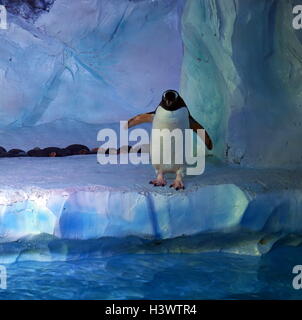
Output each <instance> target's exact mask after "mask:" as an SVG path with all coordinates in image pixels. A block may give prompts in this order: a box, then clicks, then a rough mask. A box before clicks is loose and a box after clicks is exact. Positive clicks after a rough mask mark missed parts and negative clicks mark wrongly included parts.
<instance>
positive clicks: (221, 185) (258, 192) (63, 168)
mask: <svg viewBox="0 0 302 320" xmlns="http://www.w3.org/2000/svg"><path fill="white" fill-rule="evenodd" d="M0 161H1V172H2V173H1V177H0V183H1V187H0V213H1V217H0V219H1V220H0V236H1V238H2V242H8V241H14V240H16V239H20V238H21V237H24V236H27V235H33V234H34V235H37V234H41V233H47V234H50V235H53V236H55V237H57V238H61V239H82V240H87V239H96V238H101V237H125V236H138V237H141V238H156V239H167V238H173V237H178V236H182V235H194V234H197V233H200V232H207V231H220V230H225V229H229V228H231V227H236V226H242V227H244V228H245V229H248V230H253V231H265V232H268V233H270V232H285V233H290V232H299V231H301V230H302V179H301V177H302V172H297V171H296V172H291V171H287V170H277V169H274V170H254V169H242V168H236V167H228V166H226V165H222V164H219V163H215V161H214V160H213V159H211V158H210V159H208V160H207V166H206V170H205V173H204V174H203V175H201V176H198V177H192V176H190V177H187V178H186V190H185V191H174V190H172V189H170V188H169V187H164V188H156V187H153V186H151V185H149V184H148V182H149V180H150V179H151V178H152V177H153V175H154V171H153V168H152V167H151V166H147V165H140V166H134V165H109V166H101V165H99V164H98V163H97V159H96V156H93V155H92V156H74V157H67V158H4V159H0Z"/></svg>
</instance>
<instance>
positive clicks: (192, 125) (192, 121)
mask: <svg viewBox="0 0 302 320" xmlns="http://www.w3.org/2000/svg"><path fill="white" fill-rule="evenodd" d="M190 128H191V129H192V130H193V131H194V132H196V133H197V130H198V129H202V130H205V129H204V127H203V126H202V125H201V124H200V123H198V122H197V121H196V120H195V119H194V118H193V117H192V116H190ZM201 138H202V137H201ZM205 144H206V146H207V148H208V149H209V150H212V149H213V143H212V140H211V138H210V136H209V135H208V133H207V131H206V130H205Z"/></svg>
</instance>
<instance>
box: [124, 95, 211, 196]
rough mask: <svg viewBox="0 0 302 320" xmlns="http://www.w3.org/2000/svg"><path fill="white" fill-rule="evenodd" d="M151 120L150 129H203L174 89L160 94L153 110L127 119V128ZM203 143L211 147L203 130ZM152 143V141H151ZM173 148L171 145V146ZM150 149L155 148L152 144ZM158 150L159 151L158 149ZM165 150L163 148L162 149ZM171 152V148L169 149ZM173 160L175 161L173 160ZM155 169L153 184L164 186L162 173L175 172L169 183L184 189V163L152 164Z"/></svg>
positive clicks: (208, 138) (157, 147) (175, 187)
mask: <svg viewBox="0 0 302 320" xmlns="http://www.w3.org/2000/svg"><path fill="white" fill-rule="evenodd" d="M144 122H152V129H168V130H169V131H172V130H174V129H177V128H178V129H181V130H185V129H192V130H193V131H195V132H197V130H198V129H204V127H203V126H202V125H201V124H199V123H198V122H197V121H196V120H195V119H194V118H193V117H192V116H191V114H190V112H189V110H188V107H187V105H186V104H185V102H184V100H183V99H182V97H181V96H180V95H179V93H178V92H177V91H175V90H167V91H165V92H164V93H163V95H162V100H161V102H160V104H159V106H158V107H157V108H156V110H155V111H153V112H149V113H144V114H139V115H137V116H135V117H133V118H131V119H130V120H128V128H131V127H133V126H136V125H138V124H140V123H144ZM204 139H205V141H204V142H205V144H206V146H207V148H208V149H209V150H211V149H212V148H213V144H212V141H211V138H210V137H209V135H208V133H207V132H206V131H205V136H204ZM151 144H152V141H151ZM161 148H162V146H156V150H157V149H159V150H161ZM172 148H173V147H172ZM151 150H155V148H154V146H152V148H151ZM159 152H160V151H159ZM163 152H165V150H163ZM169 152H171V150H169ZM174 162H175V161H174ZM153 166H154V168H155V171H156V175H157V177H156V179H154V180H152V181H150V184H153V185H154V186H165V185H166V184H167V182H166V180H165V178H164V175H165V173H169V172H170V173H171V172H172V173H176V179H175V180H174V182H173V183H172V184H171V185H170V188H171V187H173V188H174V189H176V190H179V189H184V184H183V181H182V178H183V176H184V165H182V164H181V165H180V164H175V163H173V160H172V163H171V164H163V163H160V164H153Z"/></svg>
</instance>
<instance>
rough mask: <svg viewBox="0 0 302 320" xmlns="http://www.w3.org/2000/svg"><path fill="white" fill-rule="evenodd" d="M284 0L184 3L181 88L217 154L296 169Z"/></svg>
mask: <svg viewBox="0 0 302 320" xmlns="http://www.w3.org/2000/svg"><path fill="white" fill-rule="evenodd" d="M295 4H299V1H295V0H290V1H283V0H257V1H254V0H246V1H245V0H234V1H223V0H203V1H195V0H188V1H187V2H186V7H185V10H184V14H183V23H182V35H183V41H184V47H185V51H184V60H183V67H182V84H181V92H182V94H183V96H184V98H185V100H186V101H187V103H188V105H189V106H190V108H191V110H192V114H193V115H194V116H195V117H196V118H197V119H198V120H200V121H201V122H203V123H204V125H205V127H206V128H207V129H208V130H209V132H210V134H211V136H212V137H213V139H214V145H216V147H215V149H214V150H213V151H214V153H215V154H216V155H217V156H219V157H220V158H221V159H227V160H228V161H230V162H233V163H237V164H241V165H244V166H254V167H256V166H257V167H292V168H295V167H297V166H300V167H301V159H302V149H301V147H300V141H301V138H302V130H301V116H302V108H301V92H302V90H301V84H302V79H301V74H302V73H301V70H302V64H301V58H300V57H301V55H302V46H301V44H302V36H301V32H300V31H299V30H298V31H295V29H294V28H293V27H292V20H293V17H294V15H293V13H292V9H293V6H294V5H295Z"/></svg>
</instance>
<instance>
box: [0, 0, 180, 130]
mask: <svg viewBox="0 0 302 320" xmlns="http://www.w3.org/2000/svg"><path fill="white" fill-rule="evenodd" d="M38 2H39V3H40V4H41V5H43V6H42V7H43V9H39V8H38V7H37V6H38V4H37V3H38ZM183 2H184V1H183V0H178V1H175V0H168V1H166V0H165V1H162V0H156V1H153V0H152V1H151V0H145V1H129V0H110V1H107V0H88V1H87V0H77V1H68V0H60V1H55V2H54V3H53V1H35V2H34V1H16V2H14V4H12V3H11V2H10V1H7V3H8V4H7V5H8V11H9V13H10V14H9V16H8V23H9V28H8V29H7V30H0V81H1V84H2V85H1V88H0V96H1V101H0V115H1V116H0V126H2V127H3V126H7V125H12V126H34V125H36V124H42V123H49V122H52V121H54V120H60V119H69V120H80V121H83V122H87V123H106V122H113V121H120V120H121V119H127V118H128V117H129V116H132V115H133V114H135V113H137V112H140V111H145V110H148V111H151V110H153V109H154V107H155V106H156V104H157V103H158V101H159V99H160V97H161V93H162V91H163V90H165V89H167V88H170V87H171V88H176V89H177V88H178V86H179V77H180V66H181V59H182V53H183V48H182V41H181V37H180V17H181V12H182V7H183ZM33 3H35V4H33ZM52 3H53V4H52ZM5 4H6V2H5ZM51 4H52V6H51ZM37 10H38V11H37ZM39 10H42V11H43V12H40V11H39ZM47 10H49V12H48V13H47ZM42 13H43V14H42ZM33 21H34V22H33Z"/></svg>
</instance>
